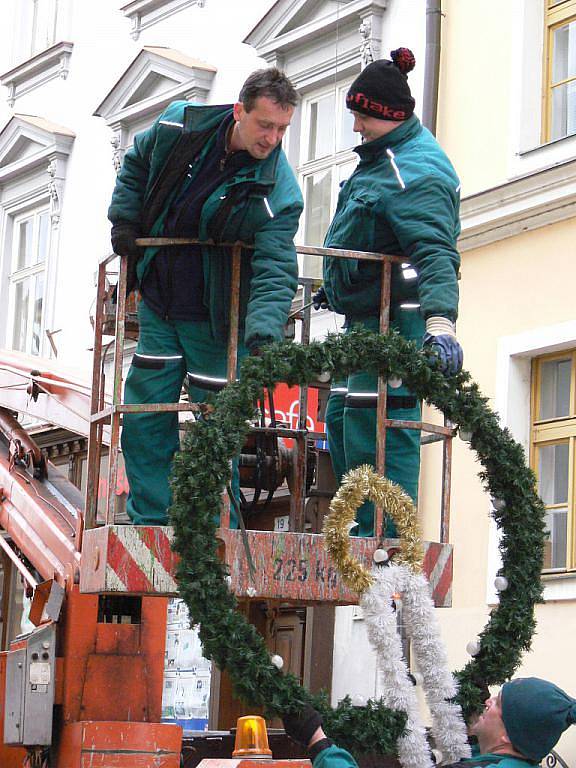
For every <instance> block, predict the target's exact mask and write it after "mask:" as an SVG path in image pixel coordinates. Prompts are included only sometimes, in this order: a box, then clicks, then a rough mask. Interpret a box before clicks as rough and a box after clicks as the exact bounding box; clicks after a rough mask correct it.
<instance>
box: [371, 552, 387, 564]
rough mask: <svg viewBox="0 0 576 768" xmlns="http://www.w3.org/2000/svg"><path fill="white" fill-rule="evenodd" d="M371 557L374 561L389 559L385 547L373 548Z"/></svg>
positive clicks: (380, 561) (381, 561) (382, 561)
mask: <svg viewBox="0 0 576 768" xmlns="http://www.w3.org/2000/svg"><path fill="white" fill-rule="evenodd" d="M372 558H373V559H374V562H375V563H386V562H388V559H389V558H388V552H386V550H385V549H375V550H374V554H373V555H372Z"/></svg>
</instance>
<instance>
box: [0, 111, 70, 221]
mask: <svg viewBox="0 0 576 768" xmlns="http://www.w3.org/2000/svg"><path fill="white" fill-rule="evenodd" d="M74 138H75V134H74V132H73V131H71V130H70V129H69V128H65V127H64V126H61V125H56V124H55V123H51V122H50V121H49V120H44V118H42V117H36V116H34V115H14V117H12V118H11V120H10V121H9V122H8V123H7V125H6V126H5V127H4V129H3V130H2V131H1V132H0V191H3V190H4V189H5V187H6V186H7V185H8V184H10V183H12V182H14V183H15V184H16V183H17V182H18V181H19V180H24V179H25V178H26V179H29V178H30V177H34V178H35V179H36V182H35V183H36V186H41V187H44V188H46V190H47V191H48V193H49V195H50V198H51V199H53V196H55V197H56V198H57V200H58V208H57V211H56V213H57V214H58V215H59V211H60V205H61V201H62V187H63V183H64V179H65V175H66V174H65V171H66V163H67V161H68V157H69V155H70V152H71V151H72V146H73V143H74ZM3 200H4V197H2V201H3Z"/></svg>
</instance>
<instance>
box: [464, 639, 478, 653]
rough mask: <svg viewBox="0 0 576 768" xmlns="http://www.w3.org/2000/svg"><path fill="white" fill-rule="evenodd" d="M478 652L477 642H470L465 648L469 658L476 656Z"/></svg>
mask: <svg viewBox="0 0 576 768" xmlns="http://www.w3.org/2000/svg"><path fill="white" fill-rule="evenodd" d="M479 652H480V643H479V642H478V640H470V642H469V643H468V645H467V646H466V653H468V654H469V655H470V656H477V655H478V654H479Z"/></svg>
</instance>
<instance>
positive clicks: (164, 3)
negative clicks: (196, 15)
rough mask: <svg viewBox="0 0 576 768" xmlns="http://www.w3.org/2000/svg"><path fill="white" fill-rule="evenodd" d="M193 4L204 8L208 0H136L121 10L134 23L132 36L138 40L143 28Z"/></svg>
mask: <svg viewBox="0 0 576 768" xmlns="http://www.w3.org/2000/svg"><path fill="white" fill-rule="evenodd" d="M192 5H197V6H198V7H199V8H204V6H205V5H206V0H134V1H133V2H131V3H128V4H127V5H124V6H122V8H121V11H122V12H123V14H124V16H126V17H128V18H129V19H130V21H131V23H132V29H131V31H130V36H131V37H132V39H133V40H138V38H139V37H140V33H141V32H142V30H143V29H147V28H148V27H151V26H153V25H154V24H157V23H158V22H159V21H162V20H163V19H166V18H168V17H169V16H172V15H173V14H175V13H178V12H179V11H183V10H184V9H185V8H189V7H190V6H192Z"/></svg>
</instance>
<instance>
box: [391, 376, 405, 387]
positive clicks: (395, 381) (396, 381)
mask: <svg viewBox="0 0 576 768" xmlns="http://www.w3.org/2000/svg"><path fill="white" fill-rule="evenodd" d="M388 386H389V387H391V388H392V389H398V388H399V387H401V386H402V379H401V378H400V376H390V378H389V379H388Z"/></svg>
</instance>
